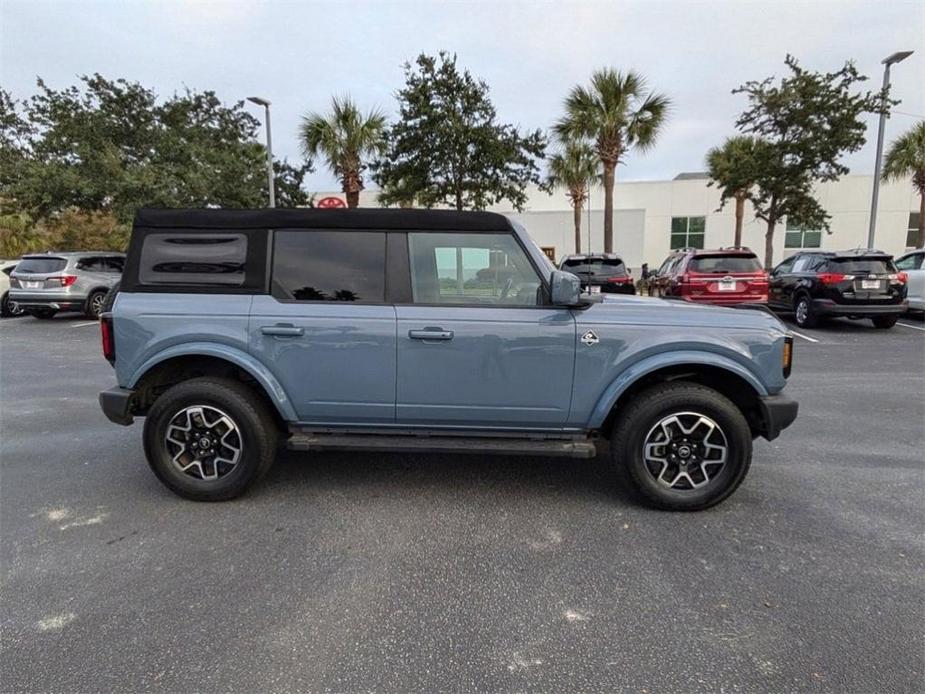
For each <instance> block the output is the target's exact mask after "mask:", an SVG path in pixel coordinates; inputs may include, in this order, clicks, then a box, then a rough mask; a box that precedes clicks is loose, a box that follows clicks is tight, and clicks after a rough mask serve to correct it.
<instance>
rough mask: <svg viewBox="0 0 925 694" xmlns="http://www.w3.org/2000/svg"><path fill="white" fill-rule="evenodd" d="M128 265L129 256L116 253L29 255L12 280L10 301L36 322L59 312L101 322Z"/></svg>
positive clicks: (14, 272) (20, 263)
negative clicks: (80, 313)
mask: <svg viewBox="0 0 925 694" xmlns="http://www.w3.org/2000/svg"><path fill="white" fill-rule="evenodd" d="M124 264H125V254H124V253H116V252H113V251H97V252H94V251H81V252H78V253H41V254H33V255H26V256H23V258H22V260H20V261H19V264H17V266H16V269H15V270H14V271H13V274H12V275H11V276H10V301H13V302H16V303H17V304H18V305H19V306H20V307H21V308H22V309H24V310H25V311H26V312H27V313H31V314H32V315H33V316H35V317H36V318H51V317H52V316H54V315H55V314H56V313H58V311H83V312H84V313H86V314H87V316H89V317H90V318H98V317H99V315H100V313H102V310H103V301H104V300H105V298H106V294H107V293H108V292H109V289H110V288H111V287H112V286H113V285H114V284H115V283H116V282H118V281H119V278H120V277H122V267H123V265H124Z"/></svg>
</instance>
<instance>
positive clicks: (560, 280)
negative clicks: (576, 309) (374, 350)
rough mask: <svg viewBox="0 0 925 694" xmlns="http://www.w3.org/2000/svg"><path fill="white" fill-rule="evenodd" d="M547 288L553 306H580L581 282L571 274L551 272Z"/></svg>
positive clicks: (561, 271)
mask: <svg viewBox="0 0 925 694" xmlns="http://www.w3.org/2000/svg"><path fill="white" fill-rule="evenodd" d="M549 287H550V294H551V295H552V296H551V298H552V303H553V305H554V306H580V305H581V280H580V279H578V277H576V276H575V275H573V274H572V273H571V272H565V271H563V270H553V271H552V275H551V276H550V278H549Z"/></svg>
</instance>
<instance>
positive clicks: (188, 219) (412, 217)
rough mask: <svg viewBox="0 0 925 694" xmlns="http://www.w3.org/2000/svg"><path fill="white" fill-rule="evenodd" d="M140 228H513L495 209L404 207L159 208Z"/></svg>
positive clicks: (140, 214)
mask: <svg viewBox="0 0 925 694" xmlns="http://www.w3.org/2000/svg"><path fill="white" fill-rule="evenodd" d="M135 227H136V228H167V229H345V230H350V229H355V230H362V229H398V230H405V229H414V230H421V231H510V230H511V229H512V228H513V227H512V226H511V222H510V220H509V219H508V218H507V217H505V216H504V215H500V214H497V213H494V212H457V211H456V210H402V209H376V208H369V209H360V208H358V209H353V210H344V209H340V210H320V209H311V208H304V209H287V210H277V209H263V210H209V209H154V208H143V209H140V210H138V211H137V212H136V213H135Z"/></svg>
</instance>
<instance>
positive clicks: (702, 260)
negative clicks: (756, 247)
mask: <svg viewBox="0 0 925 694" xmlns="http://www.w3.org/2000/svg"><path fill="white" fill-rule="evenodd" d="M688 269H689V270H690V271H691V272H710V273H720V272H722V273H728V272H759V271H760V270H761V263H759V262H758V258H756V257H755V256H753V255H696V256H694V257H693V258H691V264H690V267H689V268H688Z"/></svg>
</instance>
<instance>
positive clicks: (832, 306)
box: [768, 249, 907, 329]
mask: <svg viewBox="0 0 925 694" xmlns="http://www.w3.org/2000/svg"><path fill="white" fill-rule="evenodd" d="M768 304H769V306H770V307H771V308H772V309H774V310H775V311H780V312H785V313H793V314H794V316H795V317H796V323H797V325H798V326H800V327H801V328H812V327H814V326H815V325H816V324H817V323H818V322H819V319H821V318H826V317H835V316H842V317H845V318H870V319H871V321H872V322H873V324H874V327H876V328H883V329H886V328H892V327H893V326H894V325H895V324H896V320H897V318H899V316H900V315H902V314H903V313H904V312H905V311H906V308H907V305H906V276H905V273H903V272H898V271H897V270H896V266H895V265H894V264H893V256H891V255H889V254H887V253H883V252H882V251H877V250H872V249H856V250H851V251H840V252H834V253H833V252H821V251H806V252H802V253H797V254H796V255H792V256H790V257H789V258H787V259H786V260H785V261H784V262H782V263H781V264H780V265H778V266H777V267H776V268H774V270H772V271H771V276H770V278H769V287H768Z"/></svg>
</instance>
